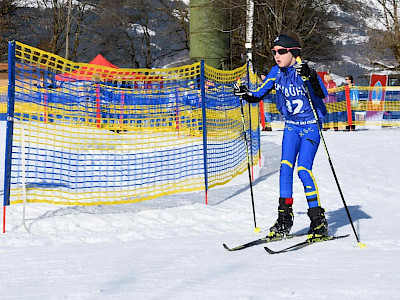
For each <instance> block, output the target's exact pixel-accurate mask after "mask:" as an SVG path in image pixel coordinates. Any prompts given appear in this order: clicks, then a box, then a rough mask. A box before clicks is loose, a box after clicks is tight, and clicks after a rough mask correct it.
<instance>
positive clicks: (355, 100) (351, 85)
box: [345, 75, 359, 131]
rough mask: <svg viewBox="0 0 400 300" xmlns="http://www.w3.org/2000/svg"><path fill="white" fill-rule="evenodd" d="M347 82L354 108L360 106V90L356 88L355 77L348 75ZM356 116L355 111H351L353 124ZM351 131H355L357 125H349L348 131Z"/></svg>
mask: <svg viewBox="0 0 400 300" xmlns="http://www.w3.org/2000/svg"><path fill="white" fill-rule="evenodd" d="M345 80H346V85H348V86H349V88H350V102H351V106H352V107H353V108H354V107H356V106H357V104H358V99H359V94H358V89H357V88H356V85H355V83H354V80H353V76H351V75H347V76H346V78H345ZM354 116H355V113H354V109H352V110H351V118H352V119H353V122H354ZM350 130H351V131H355V130H356V125H354V124H353V125H351V126H350V125H347V126H346V131H350Z"/></svg>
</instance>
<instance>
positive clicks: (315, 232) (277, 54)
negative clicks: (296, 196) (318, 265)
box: [234, 32, 328, 238]
mask: <svg viewBox="0 0 400 300" xmlns="http://www.w3.org/2000/svg"><path fill="white" fill-rule="evenodd" d="M271 51H272V55H273V56H274V59H275V62H276V64H277V70H276V71H277V73H276V76H275V90H276V106H277V109H278V110H279V112H280V113H281V114H282V115H283V116H284V118H285V120H286V121H285V129H284V131H283V138H282V156H281V168H280V175H279V206H278V219H277V220H276V222H275V223H274V225H273V226H272V227H271V228H270V233H269V235H268V237H270V238H275V237H277V238H280V237H285V236H286V235H287V234H289V232H290V230H291V228H292V226H293V218H294V215H293V208H292V205H293V171H294V168H295V165H296V161H297V174H298V176H299V178H300V179H301V181H302V183H303V187H304V192H305V196H306V200H307V204H308V208H309V209H308V212H307V214H308V216H309V218H310V221H311V224H310V229H309V231H308V234H309V237H310V238H311V237H319V236H327V235H328V223H327V221H326V218H325V210H324V209H323V208H322V207H321V203H320V198H319V192H318V187H317V183H316V181H315V178H314V175H313V173H312V166H313V163H314V158H315V155H316V153H317V150H318V146H319V143H320V133H319V126H318V124H317V119H316V116H315V114H316V115H317V116H318V122H319V123H320V124H319V125H320V126H321V125H322V124H321V122H322V121H323V118H324V117H325V115H326V107H325V104H324V102H323V100H322V99H323V98H325V97H326V96H327V95H328V93H327V91H326V89H325V86H324V84H323V82H322V79H321V78H320V77H319V76H318V75H317V73H316V72H315V70H312V69H310V67H309V66H308V64H307V63H300V62H297V61H296V58H297V57H300V51H301V40H300V37H299V36H298V35H297V34H296V33H292V32H290V33H285V34H280V35H279V36H278V37H277V38H276V39H275V40H274V43H273V48H272V49H271ZM303 78H308V79H307V80H306V81H303ZM305 84H306V85H307V88H308V90H309V94H308V93H306V91H305V87H304V85H305ZM266 91H267V90H266V88H264V89H262V88H261V89H259V90H258V91H255V92H251V91H249V89H248V88H247V87H246V86H244V85H240V86H239V85H238V84H237V83H236V84H235V86H234V94H235V96H240V97H242V98H243V99H244V100H246V101H248V102H251V103H257V102H259V101H261V98H262V97H263V96H264V95H265V92H266ZM309 97H310V98H309ZM310 102H311V103H312V106H311V104H310ZM314 112H315V114H314Z"/></svg>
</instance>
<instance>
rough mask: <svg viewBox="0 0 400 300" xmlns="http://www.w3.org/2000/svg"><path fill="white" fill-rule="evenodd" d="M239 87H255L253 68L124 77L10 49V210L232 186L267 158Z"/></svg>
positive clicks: (194, 68)
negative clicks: (241, 84) (236, 90)
mask: <svg viewBox="0 0 400 300" xmlns="http://www.w3.org/2000/svg"><path fill="white" fill-rule="evenodd" d="M238 78H240V79H241V80H242V81H243V82H244V83H246V84H250V85H252V86H253V87H255V81H254V82H253V81H252V80H250V79H251V78H252V76H249V75H248V70H247V66H243V67H241V68H238V69H236V70H233V71H221V70H216V69H213V68H211V67H209V66H207V65H205V64H204V63H203V62H199V63H195V64H192V65H187V66H183V67H178V68H171V69H124V68H118V67H115V66H113V67H109V66H102V65H96V64H87V63H75V62H72V61H69V60H66V59H64V58H62V57H59V56H57V55H54V54H51V53H48V52H45V51H42V50H40V49H37V48H34V47H31V46H28V45H25V44H22V43H19V42H15V41H13V42H10V43H9V86H8V97H7V104H6V106H7V129H6V159H5V176H4V205H5V206H6V205H9V204H14V203H21V202H24V203H25V202H31V203H51V204H60V205H102V204H107V205H110V204H122V203H133V202H138V201H143V200H149V199H154V198H156V197H160V196H163V195H169V194H176V193H182V192H191V191H201V190H205V191H207V190H208V189H209V188H212V187H215V186H216V185H221V184H224V183H226V182H228V181H229V180H231V179H232V178H233V177H235V176H237V175H238V174H241V173H243V172H244V171H246V170H247V162H248V161H247V159H248V158H249V162H250V164H251V165H254V164H257V163H258V161H259V157H260V130H259V123H260V113H259V106H258V105H250V104H248V103H243V115H242V110H241V102H240V99H239V98H238V97H235V96H234V95H233V84H234V83H235V82H236V80H237V79H238ZM4 106H5V104H4ZM3 109H5V108H3ZM242 116H243V118H242ZM243 125H244V127H243ZM244 128H245V132H246V137H247V145H248V149H246V146H245V145H246V144H245V140H244V136H245V135H244ZM246 150H247V151H246Z"/></svg>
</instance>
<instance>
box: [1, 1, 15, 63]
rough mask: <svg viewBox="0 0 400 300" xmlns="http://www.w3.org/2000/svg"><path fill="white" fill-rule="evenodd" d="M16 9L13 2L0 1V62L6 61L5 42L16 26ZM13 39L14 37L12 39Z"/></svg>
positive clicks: (10, 36)
mask: <svg viewBox="0 0 400 300" xmlns="http://www.w3.org/2000/svg"><path fill="white" fill-rule="evenodd" d="M16 10H17V7H16V5H15V1H13V0H2V1H0V61H7V42H8V39H9V38H12V34H11V33H12V32H14V31H15V27H16V26H17V24H18V20H17V19H16V18H15V12H16ZM14 38H15V37H14Z"/></svg>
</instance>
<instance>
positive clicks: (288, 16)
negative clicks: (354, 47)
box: [220, 0, 360, 70]
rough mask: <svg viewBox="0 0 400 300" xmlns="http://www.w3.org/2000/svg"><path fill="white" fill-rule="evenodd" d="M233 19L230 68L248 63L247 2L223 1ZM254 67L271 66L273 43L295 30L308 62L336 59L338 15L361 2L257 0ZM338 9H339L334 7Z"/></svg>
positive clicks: (259, 68) (231, 21) (231, 20)
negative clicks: (277, 37)
mask: <svg viewBox="0 0 400 300" xmlns="http://www.w3.org/2000/svg"><path fill="white" fill-rule="evenodd" d="M220 1H222V2H223V3H224V5H225V7H226V9H227V10H228V11H229V16H230V21H229V22H230V38H231V42H230V62H231V66H230V68H234V67H237V66H239V65H241V64H243V63H244V61H245V57H244V53H245V48H244V45H245V28H244V24H245V11H246V0H220ZM254 3H255V15H254V36H253V64H254V66H255V68H256V69H258V70H264V68H265V67H268V68H269V67H271V65H272V64H273V57H272V55H271V53H270V49H271V47H272V43H273V40H274V38H275V37H276V36H278V35H279V34H280V33H283V32H287V31H295V32H297V33H299V35H300V37H301V38H302V40H303V44H304V47H303V54H304V56H305V58H306V59H309V58H313V59H314V60H319V61H323V60H326V59H333V58H336V49H335V44H334V40H335V38H337V37H338V36H339V32H338V27H337V26H336V25H335V24H334V23H335V20H336V18H337V15H335V12H336V11H337V10H338V9H340V8H342V9H344V10H345V9H346V8H347V9H354V7H356V6H355V5H359V4H360V2H359V1H352V3H350V1H347V0H255V1H254ZM333 6H336V7H333Z"/></svg>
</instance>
